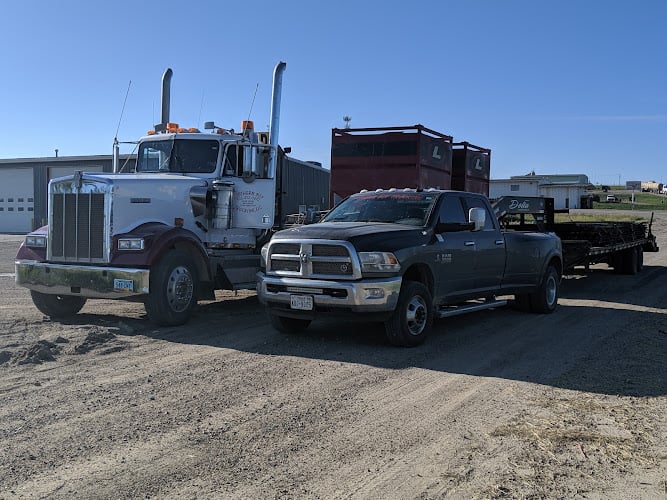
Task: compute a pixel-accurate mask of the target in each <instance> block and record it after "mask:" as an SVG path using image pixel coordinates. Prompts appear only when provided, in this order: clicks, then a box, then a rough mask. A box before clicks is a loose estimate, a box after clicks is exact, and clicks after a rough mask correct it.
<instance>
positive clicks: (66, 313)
mask: <svg viewBox="0 0 667 500" xmlns="http://www.w3.org/2000/svg"><path fill="white" fill-rule="evenodd" d="M30 297H32V302H33V304H35V307H37V309H39V311H40V312H41V313H42V314H44V315H46V316H48V317H50V318H53V319H64V318H68V317H70V316H74V315H75V314H76V313H78V312H79V311H80V310H81V308H82V307H83V305H84V304H85V303H86V299H85V298H84V297H75V296H74V295H51V294H46V293H40V292H36V291H34V290H30Z"/></svg>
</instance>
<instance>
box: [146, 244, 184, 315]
mask: <svg viewBox="0 0 667 500" xmlns="http://www.w3.org/2000/svg"><path fill="white" fill-rule="evenodd" d="M196 303H197V271H196V269H195V266H194V263H193V262H192V259H191V258H190V256H189V255H188V254H187V253H185V252H182V251H180V250H172V251H170V252H169V253H167V254H166V255H165V256H164V257H163V258H162V260H161V261H160V262H159V263H158V265H157V266H156V267H155V269H154V270H152V271H151V278H150V293H149V294H148V297H147V298H146V301H145V302H144V305H145V307H146V313H148V317H149V318H150V320H151V321H153V322H154V323H156V324H158V325H162V326H175V325H182V324H184V323H187V321H188V320H189V319H190V316H191V315H192V310H193V309H194V307H195V304H196Z"/></svg>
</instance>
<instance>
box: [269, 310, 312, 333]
mask: <svg viewBox="0 0 667 500" xmlns="http://www.w3.org/2000/svg"><path fill="white" fill-rule="evenodd" d="M269 319H270V320H271V326H272V327H273V328H275V329H276V330H278V331H279V332H282V333H299V332H302V331H304V330H305V329H306V328H308V325H310V321H311V320H309V319H299V318H287V317H285V316H278V315H277V314H273V313H270V314H269Z"/></svg>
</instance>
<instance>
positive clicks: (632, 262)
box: [621, 247, 643, 274]
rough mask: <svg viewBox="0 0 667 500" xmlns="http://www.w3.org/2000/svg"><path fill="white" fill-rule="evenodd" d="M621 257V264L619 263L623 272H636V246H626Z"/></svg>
mask: <svg viewBox="0 0 667 500" xmlns="http://www.w3.org/2000/svg"><path fill="white" fill-rule="evenodd" d="M642 257H643V255H642ZM622 259H623V260H622V262H623V264H621V268H622V269H623V274H637V270H638V269H637V268H638V266H639V263H638V261H639V259H638V255H637V247H633V248H628V249H627V250H626V251H624V252H623V256H622Z"/></svg>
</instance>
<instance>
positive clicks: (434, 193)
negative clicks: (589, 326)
mask: <svg viewBox="0 0 667 500" xmlns="http://www.w3.org/2000/svg"><path fill="white" fill-rule="evenodd" d="M262 257H263V259H262V260H263V269H262V271H261V272H259V273H258V275H257V278H258V281H257V292H258V296H259V300H260V301H261V302H262V303H263V304H265V305H266V306H267V308H268V311H269V315H270V317H271V322H272V324H273V326H274V327H275V328H277V329H278V330H280V331H284V332H296V331H299V330H303V329H304V328H306V327H307V326H308V325H309V324H310V322H311V321H312V320H313V319H315V318H316V317H318V316H320V315H324V314H332V315H335V316H339V317H342V316H343V315H346V314H348V315H352V316H353V317H357V318H362V317H363V319H367V320H368V321H383V322H384V324H385V329H386V333H387V338H388V339H389V341H390V342H391V343H392V344H394V345H403V346H413V345H418V344H421V343H422V342H423V341H424V340H425V338H426V336H427V335H428V333H429V331H430V328H431V324H432V322H433V319H434V318H435V317H438V318H442V317H447V316H453V315H457V314H462V313H465V312H473V311H478V310H481V309H489V308H494V307H499V306H501V305H505V304H507V302H508V301H507V300H498V299H497V298H496V297H497V296H505V295H514V299H515V303H516V305H517V306H518V307H519V308H521V309H524V310H529V311H533V312H538V313H551V312H553V311H554V310H555V309H556V306H557V304H558V292H559V285H560V280H561V274H562V271H563V260H562V250H561V241H560V239H559V238H558V237H557V236H556V235H554V234H553V233H548V232H539V231H525V232H524V231H507V232H506V231H503V230H502V229H501V227H500V226H499V224H498V220H497V217H496V216H495V214H494V211H493V209H492V207H491V205H490V203H489V201H488V199H487V198H486V197H485V196H482V195H479V194H474V193H467V192H460V191H441V190H414V189H402V190H398V189H391V190H378V191H373V192H361V193H358V194H355V195H352V196H350V197H349V198H347V199H346V200H344V201H343V202H341V203H340V204H339V205H338V206H336V207H335V208H334V209H333V210H332V211H331V212H330V213H329V214H328V215H327V216H326V217H325V218H324V219H323V220H322V221H321V222H320V223H317V224H312V225H305V226H301V227H295V228H291V229H286V230H283V231H279V232H277V233H276V234H275V235H274V236H273V238H272V239H271V241H270V242H269V243H267V244H266V245H265V246H264V248H262ZM362 315H364V316H362Z"/></svg>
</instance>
